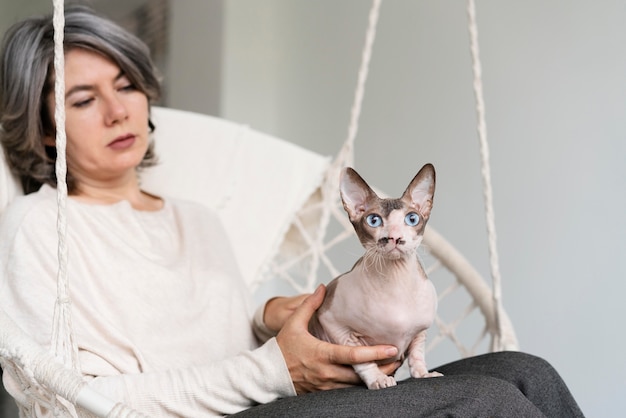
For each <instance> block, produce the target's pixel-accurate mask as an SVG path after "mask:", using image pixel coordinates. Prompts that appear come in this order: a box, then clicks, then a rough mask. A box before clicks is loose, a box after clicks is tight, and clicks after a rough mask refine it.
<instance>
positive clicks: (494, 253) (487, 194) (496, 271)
mask: <svg viewBox="0 0 626 418" xmlns="http://www.w3.org/2000/svg"><path fill="white" fill-rule="evenodd" d="M467 15H468V29H469V34H470V50H471V54H472V69H473V71H474V83H473V85H474V95H475V98H476V114H477V118H478V127H477V129H478V140H479V143H480V157H481V174H482V178H483V198H484V201H485V218H486V221H487V238H488V242H489V262H490V268H491V279H492V281H493V300H494V309H495V312H494V316H495V318H496V326H497V333H496V338H494V345H493V347H492V349H493V350H494V351H500V350H502V349H503V345H502V341H501V336H502V321H501V320H500V316H501V312H502V290H501V281H502V280H501V277H500V266H499V261H498V248H497V243H496V241H497V240H496V225H495V214H494V210H493V191H492V185H491V169H490V165H489V144H488V142H487V123H486V118H485V100H484V98H483V83H482V66H481V62H480V52H479V48H478V25H477V22H476V4H475V2H474V0H468V2H467Z"/></svg>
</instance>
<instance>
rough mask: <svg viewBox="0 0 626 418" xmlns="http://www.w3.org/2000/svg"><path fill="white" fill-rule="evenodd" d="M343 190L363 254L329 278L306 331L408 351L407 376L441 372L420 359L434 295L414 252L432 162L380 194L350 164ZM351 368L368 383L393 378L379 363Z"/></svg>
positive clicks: (426, 213) (427, 207)
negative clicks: (399, 190) (398, 192)
mask: <svg viewBox="0 0 626 418" xmlns="http://www.w3.org/2000/svg"><path fill="white" fill-rule="evenodd" d="M340 192H341V199H342V201H343V206H344V208H345V210H346V212H348V216H349V218H350V221H351V222H352V225H353V226H354V229H355V231H356V233H357V236H358V237H359V240H360V241H361V244H363V247H365V255H363V257H361V258H360V259H359V260H358V261H357V262H356V264H355V265H354V267H352V270H350V271H349V272H347V273H344V274H342V275H341V276H339V277H337V278H336V279H335V280H333V281H331V282H330V283H329V284H328V286H327V291H326V298H325V300H324V303H323V304H322V306H321V307H320V308H319V310H318V311H317V313H316V315H315V316H314V317H313V319H312V320H311V323H310V330H311V333H312V334H313V335H315V336H317V337H318V338H320V339H322V340H325V341H329V342H332V343H336V344H343V345H354V346H361V345H375V344H391V345H394V346H396V347H398V352H399V353H400V354H399V355H398V357H397V358H395V359H392V360H390V361H395V360H398V359H400V360H404V359H405V358H408V362H409V370H410V373H411V376H412V377H434V376H441V373H438V372H429V371H428V369H427V368H426V362H425V360H424V348H425V342H426V331H427V330H428V328H429V327H430V326H431V325H432V323H433V321H434V318H435V313H436V310H437V294H436V292H435V288H434V286H433V284H432V283H431V281H430V280H428V277H427V276H426V273H425V271H424V268H423V267H422V265H421V263H420V261H419V259H418V254H417V247H418V246H419V245H420V243H421V242H422V237H423V235H424V227H425V226H426V222H427V221H428V218H429V217H430V211H431V209H432V206H433V195H434V192H435V169H434V167H433V166H432V165H431V164H426V165H425V166H424V167H422V169H421V170H420V171H419V172H418V173H417V175H416V176H415V177H414V178H413V180H412V181H411V183H410V184H409V186H408V187H407V189H406V191H405V192H404V194H403V195H402V197H400V198H399V199H381V198H380V197H378V196H377V195H376V193H374V191H373V190H372V189H371V188H370V187H369V186H368V185H367V183H366V182H365V181H364V180H363V179H362V178H361V176H359V175H358V174H357V172H356V171H354V170H353V169H352V168H345V169H344V170H343V171H342V173H341V180H340ZM354 370H355V371H356V372H357V373H358V375H359V376H360V377H361V379H362V380H363V381H364V382H365V384H366V385H367V387H368V388H369V389H381V388H386V387H389V386H395V385H396V381H395V379H394V378H393V377H392V376H387V375H386V374H384V373H383V372H382V371H381V370H380V369H379V368H378V364H376V363H363V364H358V365H355V366H354Z"/></svg>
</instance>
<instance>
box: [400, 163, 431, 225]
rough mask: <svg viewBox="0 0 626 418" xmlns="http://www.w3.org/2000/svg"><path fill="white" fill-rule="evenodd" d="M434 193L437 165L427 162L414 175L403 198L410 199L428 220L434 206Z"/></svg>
mask: <svg viewBox="0 0 626 418" xmlns="http://www.w3.org/2000/svg"><path fill="white" fill-rule="evenodd" d="M434 195H435V167H433V165H432V164H426V165H424V167H422V168H421V169H420V171H419V172H418V173H417V174H416V175H415V177H413V180H411V183H410V184H409V187H407V189H406V191H405V192H404V194H403V195H402V198H403V199H407V200H409V201H410V202H411V205H412V206H414V207H415V208H416V209H417V210H418V211H419V212H420V214H421V215H422V216H423V217H424V219H425V220H428V218H429V217H430V211H431V209H432V207H433V197H434Z"/></svg>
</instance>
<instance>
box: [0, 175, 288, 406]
mask: <svg viewBox="0 0 626 418" xmlns="http://www.w3.org/2000/svg"><path fill="white" fill-rule="evenodd" d="M55 199H56V191H55V190H54V189H52V188H50V187H48V186H44V187H42V189H41V190H40V191H39V192H37V193H34V194H31V195H28V196H24V197H19V198H17V199H16V200H15V201H14V202H13V204H12V205H11V206H10V207H9V208H7V210H6V211H5V213H4V214H3V215H2V218H1V221H0V263H1V264H0V303H1V304H2V308H3V309H4V310H5V311H6V312H7V313H8V314H9V315H10V316H11V317H12V318H13V319H14V320H15V321H16V322H17V323H18V325H20V326H21V327H22V328H23V329H24V330H25V331H26V332H27V333H28V334H30V335H31V336H33V337H34V338H35V339H36V340H37V341H38V342H39V343H40V344H42V345H44V346H49V345H50V335H51V329H52V313H53V306H54V300H55V295H56V274H57V273H56V272H57V260H56V257H57V256H56V252H57V234H56V211H57V209H56V200H55ZM67 209H68V215H67V217H68V224H69V226H68V247H69V265H68V274H69V280H70V289H71V297H72V310H73V311H72V312H73V324H74V330H75V338H76V341H77V343H78V348H79V358H80V366H81V370H82V373H83V374H84V376H85V378H86V379H88V380H90V382H91V383H90V384H91V385H92V386H94V387H95V388H97V389H98V390H100V391H101V392H103V393H104V394H106V395H108V396H109V397H111V398H112V399H114V400H123V401H125V402H126V403H127V404H128V405H130V406H132V407H134V408H136V409H138V410H140V411H142V412H144V413H146V414H148V415H151V416H157V417H158V416H180V417H202V416H211V415H225V414H232V413H235V412H238V411H240V410H243V409H246V408H247V407H250V406H251V405H254V404H257V403H266V402H270V401H272V400H275V399H277V398H280V397H286V396H294V395H295V390H294V387H293V384H292V383H291V379H290V376H289V372H288V370H287V368H286V365H285V363H284V359H283V357H282V354H281V352H280V349H279V347H278V345H277V344H276V340H275V339H274V338H271V339H269V340H268V341H267V342H265V343H264V344H263V345H262V346H260V347H258V345H257V340H256V338H255V336H254V332H253V328H254V329H255V330H258V331H267V330H264V329H263V325H262V323H261V322H262V321H261V316H262V308H261V309H259V310H258V311H257V314H256V315H255V316H254V318H255V320H254V321H252V310H251V304H250V298H249V294H248V290H247V288H246V286H245V284H244V283H243V281H242V279H241V275H240V273H239V271H238V268H237V265H236V263H235V259H234V256H233V253H232V251H231V248H230V243H229V240H228V236H227V235H226V233H225V231H224V229H223V227H222V224H221V223H220V221H219V220H218V219H217V217H216V216H215V215H214V214H213V213H212V212H210V211H209V210H208V209H206V208H204V207H202V206H200V205H198V204H195V203H188V202H183V201H179V200H167V199H166V200H165V205H164V208H163V209H162V210H160V211H157V212H142V211H137V210H134V209H133V208H132V207H131V206H130V204H129V203H128V202H125V201H123V202H119V203H116V204H113V205H106V206H101V205H89V204H84V203H79V202H77V201H75V200H72V199H69V201H68V208H67ZM253 323H254V324H253ZM262 333H263V332H259V333H258V334H262ZM4 380H5V382H4V383H5V386H6V387H7V390H8V391H9V392H10V393H11V394H12V395H13V396H14V397H15V398H16V399H17V400H18V402H20V401H23V397H22V394H21V389H20V388H19V386H18V385H17V383H16V382H14V381H12V380H11V379H10V378H9V377H8V376H7V375H6V374H5V379H4Z"/></svg>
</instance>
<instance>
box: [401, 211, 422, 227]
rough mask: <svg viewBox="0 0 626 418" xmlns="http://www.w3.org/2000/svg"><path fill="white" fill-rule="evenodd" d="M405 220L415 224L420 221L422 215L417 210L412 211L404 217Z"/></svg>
mask: <svg viewBox="0 0 626 418" xmlns="http://www.w3.org/2000/svg"><path fill="white" fill-rule="evenodd" d="M404 222H405V223H406V224H407V225H408V226H415V225H417V224H418V223H420V216H419V215H418V214H417V213H415V212H411V213H409V214H408V215H406V216H405V217H404Z"/></svg>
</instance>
